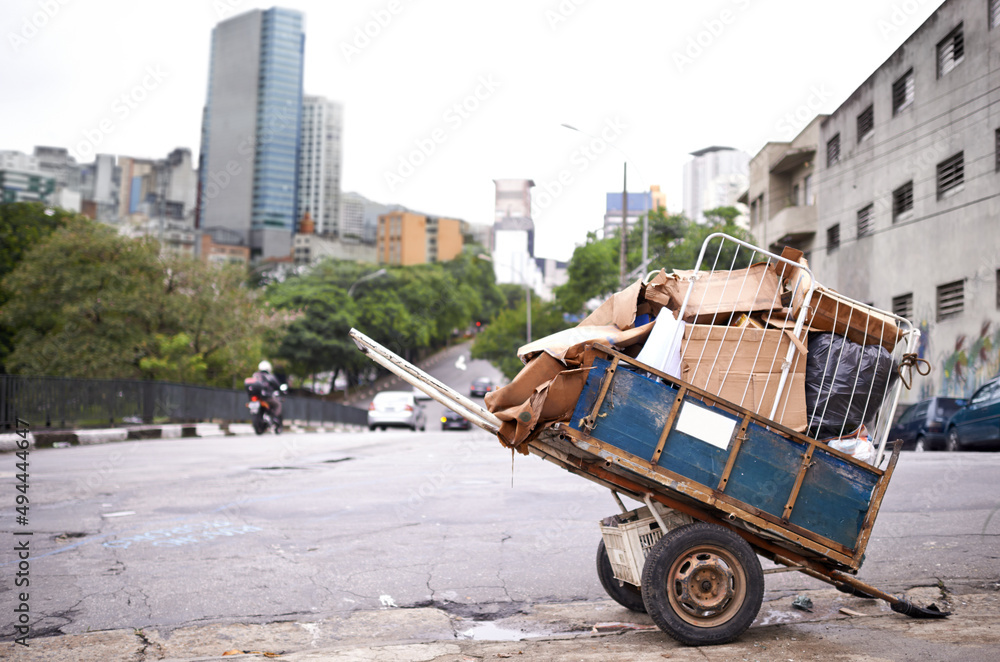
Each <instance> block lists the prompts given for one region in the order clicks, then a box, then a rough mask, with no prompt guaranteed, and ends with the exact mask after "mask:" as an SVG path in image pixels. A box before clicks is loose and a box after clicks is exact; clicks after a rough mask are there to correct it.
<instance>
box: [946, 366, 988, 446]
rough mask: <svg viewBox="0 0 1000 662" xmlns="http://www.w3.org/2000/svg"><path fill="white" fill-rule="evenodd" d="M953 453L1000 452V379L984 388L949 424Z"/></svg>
mask: <svg viewBox="0 0 1000 662" xmlns="http://www.w3.org/2000/svg"><path fill="white" fill-rule="evenodd" d="M947 437H948V441H947V443H946V448H947V449H948V450H950V451H962V450H972V449H976V450H996V449H1000V377H994V378H993V379H992V380H990V381H988V382H986V383H985V384H983V385H982V386H981V387H980V388H979V390H978V391H976V392H975V393H973V394H972V397H971V398H969V402H968V404H966V405H965V406H964V407H962V408H961V409H959V410H958V411H957V412H955V414H954V415H953V416H952V417H951V420H949V421H948V433H947Z"/></svg>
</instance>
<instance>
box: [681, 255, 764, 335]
mask: <svg viewBox="0 0 1000 662" xmlns="http://www.w3.org/2000/svg"><path fill="white" fill-rule="evenodd" d="M695 276H697V277H696V278H695ZM692 282H693V283H694V286H693V288H692V289H691V296H690V298H689V299H688V302H687V306H686V307H685V309H684V321H685V322H696V323H706V324H712V323H725V322H726V320H728V319H729V318H730V316H732V314H733V313H751V312H759V311H769V310H774V309H775V308H781V282H780V279H779V278H778V272H777V270H776V269H775V268H774V265H768V264H766V263H759V264H754V265H751V266H749V267H747V268H746V269H737V270H734V271H675V272H674V273H673V274H671V276H668V277H667V280H666V282H665V283H664V290H665V291H666V292H667V293H668V294H669V296H670V300H671V302H670V304H669V307H670V309H671V310H674V311H678V310H680V307H681V306H682V305H683V303H684V297H685V296H686V295H687V291H688V288H689V287H690V286H691V283H692Z"/></svg>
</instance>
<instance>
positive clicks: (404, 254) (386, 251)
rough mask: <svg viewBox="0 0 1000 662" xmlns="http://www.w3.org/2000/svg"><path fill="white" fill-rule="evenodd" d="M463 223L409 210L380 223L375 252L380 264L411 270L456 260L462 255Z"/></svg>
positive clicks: (380, 217) (385, 215) (398, 211)
mask: <svg viewBox="0 0 1000 662" xmlns="http://www.w3.org/2000/svg"><path fill="white" fill-rule="evenodd" d="M462 245H463V240H462V221H460V220H458V219H454V218H441V217H437V216H428V215H426V214H421V213H418V212H414V211H410V210H395V211H390V212H388V213H386V214H383V215H382V216H379V219H378V237H377V241H376V250H377V255H378V261H379V263H381V264H391V265H401V266H408V265H413V264H425V263H428V262H446V261H448V260H453V259H455V258H456V257H458V255H459V254H460V253H461V252H462Z"/></svg>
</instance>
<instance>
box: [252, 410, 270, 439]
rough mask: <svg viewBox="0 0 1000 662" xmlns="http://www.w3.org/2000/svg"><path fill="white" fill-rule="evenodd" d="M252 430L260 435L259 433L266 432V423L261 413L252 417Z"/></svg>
mask: <svg viewBox="0 0 1000 662" xmlns="http://www.w3.org/2000/svg"><path fill="white" fill-rule="evenodd" d="M253 431H254V432H256V433H257V434H258V435H261V434H264V433H265V432H267V423H265V422H264V416H263V415H257V416H254V418H253Z"/></svg>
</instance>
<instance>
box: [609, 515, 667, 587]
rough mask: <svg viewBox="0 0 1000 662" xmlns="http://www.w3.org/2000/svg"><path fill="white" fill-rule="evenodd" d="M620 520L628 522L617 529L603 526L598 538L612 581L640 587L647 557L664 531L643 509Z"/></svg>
mask: <svg viewBox="0 0 1000 662" xmlns="http://www.w3.org/2000/svg"><path fill="white" fill-rule="evenodd" d="M619 517H621V518H624V519H626V520H631V521H626V522H624V523H620V524H618V526H604V524H603V523H602V524H601V537H603V538H604V547H605V549H606V550H607V552H608V559H610V561H611V569H612V571H613V572H614V575H615V578H616V579H619V580H621V581H623V582H628V583H629V584H633V585H635V586H639V585H640V582H641V579H642V566H643V565H645V563H646V555H647V554H648V553H649V550H650V548H652V547H653V545H655V544H656V543H657V541H658V540H659V539H660V538H662V537H663V530H662V529H661V528H660V525H659V524H657V522H656V518H655V517H653V516H652V515H651V514H650V512H649V508H646V507H645V506H643V507H642V508H636V509H635V510H630V511H629V512H627V513H624V514H623V515H619Z"/></svg>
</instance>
